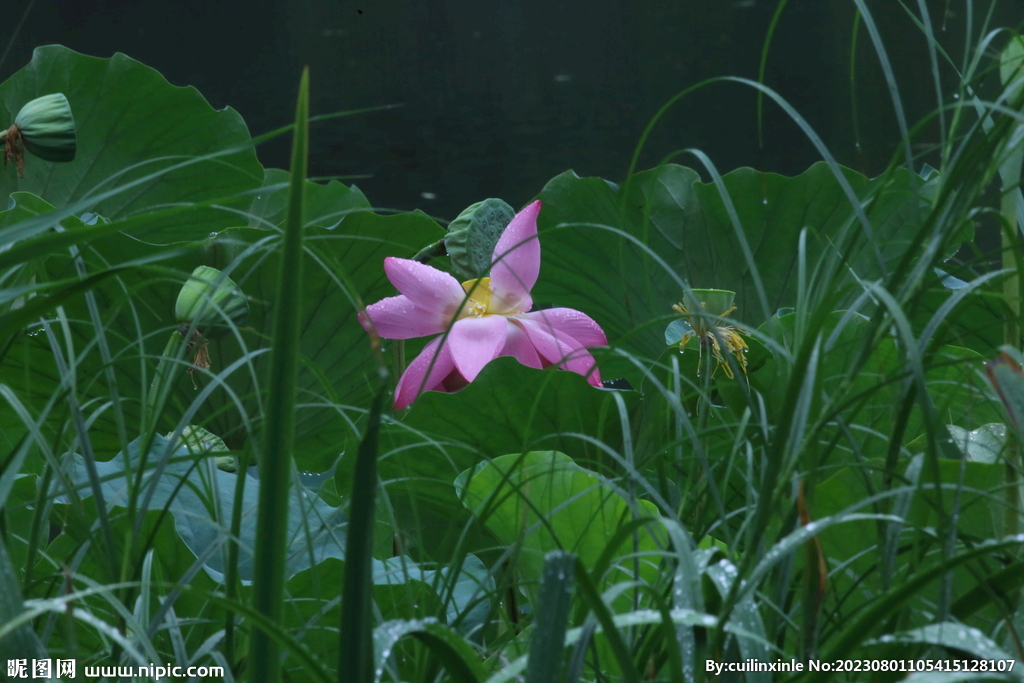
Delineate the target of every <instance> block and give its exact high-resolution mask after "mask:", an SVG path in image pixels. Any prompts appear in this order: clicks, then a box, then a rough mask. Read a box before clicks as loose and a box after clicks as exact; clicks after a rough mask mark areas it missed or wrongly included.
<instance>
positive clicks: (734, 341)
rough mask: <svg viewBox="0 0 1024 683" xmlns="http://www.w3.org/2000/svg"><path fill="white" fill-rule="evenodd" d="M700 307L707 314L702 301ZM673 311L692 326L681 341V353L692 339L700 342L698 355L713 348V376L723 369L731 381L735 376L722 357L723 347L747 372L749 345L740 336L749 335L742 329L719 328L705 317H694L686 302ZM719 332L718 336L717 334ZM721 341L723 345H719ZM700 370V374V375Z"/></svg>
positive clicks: (731, 309)
mask: <svg viewBox="0 0 1024 683" xmlns="http://www.w3.org/2000/svg"><path fill="white" fill-rule="evenodd" d="M700 307H701V308H702V309H703V312H705V313H706V312H707V305H706V304H705V303H704V302H703V301H701V302H700ZM672 309H673V310H674V311H676V312H677V313H679V314H680V315H682V316H683V317H684V318H685V320H686V323H687V324H688V325H689V326H690V331H689V332H687V333H686V334H684V335H683V338H682V339H681V340H680V341H679V351H680V352H682V351H683V350H684V349H685V348H686V343H687V342H688V341H690V339H693V338H696V339H697V342H698V346H697V353H698V354H700V353H702V352H703V349H704V347H705V346H707V347H710V348H711V354H712V355H713V356H714V358H715V361H716V365H715V369H714V370H712V372H711V376H712V377H714V374H715V372H717V371H718V368H723V369H724V370H725V374H726V375H727V376H728V377H729V378H730V379H731V378H732V376H733V373H732V368H730V367H729V363H728V361H726V360H725V356H723V355H722V347H723V346H724V348H725V350H726V351H727V352H728V353H730V354H732V355H733V356H734V357H735V358H736V360H737V361H739V366H740V369H741V370H743V372H744V373H746V371H747V356H746V351H747V350H748V349H749V347H748V346H747V343H746V342H745V341H743V337H742V336H740V335H744V334H748V332H747V331H746V330H744V329H743V328H742V327H738V326H735V325H725V326H721V327H720V326H717V325H714V324H713V323H712V322H711V321H709V320H708V319H707V318H705V317H703V316H697V315H693V314H692V313H691V312H690V311H689V310H687V308H686V303H685V302H682V301H681V302H679V303H678V304H675V305H673V306H672ZM735 310H736V307H735V306H733V307H731V308H730V309H729V310H727V311H725V312H724V313H719V314H718V316H719V317H722V318H724V317H725V316H727V315H729V314H730V313H732V312H733V311H735ZM716 332H717V334H716ZM719 339H721V345H720V344H719ZM699 372H700V371H699V370H698V374H699Z"/></svg>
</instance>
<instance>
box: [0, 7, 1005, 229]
mask: <svg viewBox="0 0 1024 683" xmlns="http://www.w3.org/2000/svg"><path fill="white" fill-rule="evenodd" d="M965 4H966V3H964V2H952V1H946V0H941V1H938V2H935V1H929V2H927V6H928V8H929V11H930V13H931V17H932V23H933V25H934V28H935V31H936V33H937V35H939V36H940V39H941V41H942V43H943V45H944V46H945V47H946V48H947V50H949V52H950V54H951V55H953V56H954V59H955V60H956V61H957V62H958V63H959V61H960V60H961V59H962V50H963V35H964V31H965V28H966V23H965V19H966V17H965V16H964V7H965ZM977 4H978V5H981V7H980V8H979V9H978V10H977V16H976V17H975V29H974V30H975V33H977V31H978V30H979V29H978V26H979V25H980V22H981V20H982V19H983V16H984V14H983V13H984V11H986V10H987V8H988V3H977ZM30 5H31V8H30V11H29V12H28V14H27V18H26V20H25V22H24V24H23V25H22V27H21V29H20V31H19V32H18V33H17V36H16V37H15V38H14V40H13V41H12V40H11V36H12V35H13V34H14V29H15V26H16V25H17V23H18V20H19V19H20V18H21V17H22V16H23V13H24V12H25V10H26V9H27V8H29V6H30ZM907 5H908V6H911V7H914V8H915V9H916V7H917V3H916V2H908V3H907ZM776 6H777V3H776V2H774V1H773V2H767V1H765V0H650V1H644V0H587V1H582V0H571V1H558V0H495V1H491V2H486V1H485V2H480V1H479V0H477V1H474V0H337V1H329V0H273V1H272V2H256V3H254V2H242V1H240V0H218V1H217V2H212V1H208V0H175V1H174V2H168V1H164V2H152V1H148V2H128V1H126V0H95V1H93V2H81V1H79V0H35V1H34V2H32V1H31V0H4V2H3V7H4V8H5V11H4V13H3V21H2V23H0V25H2V29H0V40H2V41H3V42H2V43H0V45H2V46H3V47H5V48H6V47H8V46H9V47H10V50H9V52H8V54H7V55H6V59H5V60H4V62H3V63H2V64H0V79H3V78H7V77H8V76H9V75H10V74H11V73H12V72H13V71H15V70H16V69H18V68H20V67H21V66H23V65H24V64H25V63H27V62H28V60H29V59H30V58H31V53H32V49H33V48H34V47H36V46H39V45H45V44H49V43H61V44H64V45H67V46H68V47H71V48H73V49H75V50H78V51H80V52H84V53H86V54H90V55H95V56H100V57H109V56H110V55H112V54H113V53H114V52H124V53H126V54H128V55H129V56H131V57H134V58H135V59H138V60H140V61H142V62H144V63H145V64H148V65H149V66H152V67H154V68H156V69H158V70H159V71H160V72H162V73H163V74H164V76H165V77H166V78H167V79H168V80H169V81H170V82H171V83H174V84H175V85H194V86H195V87H196V88H198V89H199V91H200V92H202V93H203V95H204V96H205V97H206V98H207V100H209V101H210V103H211V104H212V105H213V106H215V107H218V108H220V107H224V106H231V107H234V108H235V109H237V110H238V111H239V112H240V113H241V114H242V116H243V117H244V118H245V120H246V121H247V122H248V124H249V128H250V130H251V131H252V132H253V134H259V133H262V132H265V131H268V130H271V129H273V128H275V127H278V126H280V125H283V124H286V123H288V122H289V121H290V120H291V117H292V115H293V111H294V95H295V92H296V88H297V83H298V78H299V74H300V71H301V68H302V66H303V65H306V64H308V65H309V66H310V71H311V78H312V102H311V104H312V109H313V113H314V114H324V113H329V112H333V111H340V110H346V109H357V108H363V107H370V106H376V105H386V104H400V105H403V106H401V107H400V108H397V109H393V110H389V111H384V112H377V113H370V114H363V115H359V116H357V117H353V118H344V119H335V120H332V121H327V122H323V123H320V124H317V125H316V126H315V127H314V129H313V132H312V142H311V150H310V157H311V168H310V172H311V174H312V175H316V176H369V177H366V178H357V179H355V180H354V181H353V182H355V183H356V184H358V185H359V186H360V187H361V188H362V189H363V190H364V191H365V192H366V194H367V196H368V197H369V198H370V200H371V202H373V203H374V205H375V206H381V207H391V208H396V209H412V208H416V207H418V208H422V209H423V210H425V211H427V212H429V213H431V214H433V215H436V216H439V217H442V218H452V217H454V216H455V215H456V214H457V213H458V212H459V211H460V210H461V209H462V208H464V207H465V206H467V205H468V204H470V203H472V202H474V201H478V200H480V199H483V198H485V197H490V196H494V197H501V198H503V199H505V200H506V201H508V202H509V203H511V204H513V205H515V206H517V207H518V206H520V205H522V204H524V203H525V202H526V201H527V200H529V199H530V198H531V197H532V196H533V195H535V194H536V193H537V192H538V191H539V190H540V189H541V188H542V187H543V185H544V183H545V182H546V181H547V180H548V179H549V178H551V177H552V176H554V175H556V174H558V173H560V172H562V171H564V170H566V169H574V170H575V171H576V172H577V173H578V174H580V175H597V176H602V177H605V178H608V179H610V180H615V181H621V180H622V178H623V177H624V176H625V174H626V170H627V168H628V165H629V161H630V158H631V156H632V154H633V150H634V147H635V145H636V143H637V141H638V140H639V138H640V135H641V133H642V131H643V129H644V127H645V126H646V125H647V123H648V121H649V120H650V119H651V117H652V116H653V115H654V114H655V113H656V112H657V111H658V109H659V108H660V107H661V106H662V105H663V104H664V103H665V102H666V101H667V100H668V99H669V98H671V97H672V96H673V95H674V94H676V93H677V92H679V91H681V90H683V89H684V88H686V87H689V86H691V85H694V84H696V83H699V82H700V81H702V80H704V79H708V78H712V77H715V76H726V75H732V76H741V77H745V78H751V79H756V78H757V70H758V64H759V60H760V55H761V49H762V46H763V43H764V39H765V35H766V32H767V29H768V25H769V22H770V20H771V17H772V14H773V12H774V10H775V8H776ZM868 7H869V8H870V9H871V10H872V12H873V14H874V17H875V21H876V22H877V24H878V26H879V29H880V32H881V34H882V38H883V40H884V42H885V45H886V48H887V50H888V51H889V58H890V60H891V61H892V63H893V65H894V69H895V72H896V79H897V82H898V86H899V89H900V93H901V96H902V101H903V105H904V107H905V108H906V109H907V113H908V119H909V121H910V122H911V123H913V122H914V121H916V120H917V119H918V118H920V117H922V116H924V115H925V114H926V113H927V112H929V111H931V110H933V109H934V108H935V106H936V99H935V93H934V86H933V83H932V77H931V71H930V66H929V62H928V54H927V48H926V42H925V40H924V38H923V37H922V35H921V33H920V31H919V30H918V29H917V28H916V27H915V26H914V24H913V23H912V21H911V20H910V19H909V18H908V17H907V15H906V13H905V11H904V9H903V8H902V7H901V6H900V3H898V2H896V1H895V0H884V1H876V2H868ZM854 15H855V6H854V3H853V2H852V1H851V0H792V1H791V2H789V3H788V5H787V7H786V10H785V12H784V14H783V16H782V18H781V21H780V22H779V25H778V28H777V31H776V34H775V39H774V42H773V45H772V48H771V52H770V54H769V59H768V69H767V76H766V83H767V84H768V85H769V86H770V87H772V88H774V89H776V90H777V91H778V92H779V93H780V94H781V95H782V96H783V97H785V98H786V99H787V100H788V101H789V102H790V103H791V104H792V105H793V106H794V107H795V108H796V109H797V110H798V111H799V112H800V113H801V114H802V115H803V116H804V117H805V118H806V119H807V121H808V122H809V123H810V124H811V125H812V126H813V127H814V129H815V130H816V131H817V132H818V134H819V135H820V136H821V138H822V139H823V140H824V141H825V143H826V144H827V145H828V146H829V148H830V149H831V150H832V151H833V153H834V154H835V155H836V157H837V158H838V159H839V160H840V162H841V163H844V164H846V165H849V166H852V167H854V168H856V169H858V170H860V171H862V172H865V173H867V174H869V175H875V174H878V173H879V172H880V171H881V170H882V169H884V168H885V166H886V164H887V163H888V161H889V158H890V155H891V154H892V153H893V151H894V150H895V149H896V145H897V142H898V140H899V135H898V131H897V128H896V124H895V117H894V114H893V107H892V101H891V99H890V97H889V94H888V91H887V88H886V85H885V82H884V80H883V77H882V71H881V69H880V68H879V62H878V59H877V57H876V56H875V53H874V50H873V49H872V47H871V45H870V42H869V39H868V37H867V32H866V31H865V30H864V28H863V26H861V31H860V40H859V43H860V44H859V46H858V49H857V51H856V66H857V88H856V98H857V110H856V122H857V126H858V127H859V136H855V127H854V110H853V107H852V104H851V102H852V100H851V90H850V61H851V34H852V29H853V22H854ZM994 19H995V21H994V23H995V25H1007V24H1009V25H1016V24H1017V23H1019V22H1020V21H1021V19H1024V3H1022V2H1021V0H1015V1H1007V0H1004V1H1003V2H1001V3H999V4H998V5H997V8H996V12H995V16H994ZM999 44H1001V42H1000V43H999ZM949 73H950V72H949V70H948V69H947V71H946V75H947V76H948V75H949ZM992 80H993V79H989V81H990V82H989V84H988V85H989V87H990V88H991V87H992V85H993V84H992V83H991V81H992ZM953 82H954V81H952V80H951V79H950V78H946V79H945V85H946V87H947V88H948V87H949V86H950V85H951V84H952V83H953ZM983 92H984V91H983ZM989 92H990V93H991V92H992V91H991V90H990V91H989ZM947 97H949V95H948V94H947ZM756 122H757V118H756V99H755V92H754V90H753V89H751V88H750V87H748V86H743V85H739V84H735V83H716V84H712V85H709V86H707V87H705V88H702V89H701V90H699V91H698V92H696V93H694V94H693V95H692V96H690V97H688V98H687V99H686V100H685V101H684V102H682V103H680V104H677V105H676V106H675V107H673V109H672V110H671V111H670V113H669V114H668V115H666V116H665V117H664V118H663V119H662V120H661V121H660V123H659V124H658V126H657V128H656V129H655V132H654V133H653V134H652V136H651V137H650V139H649V141H648V143H647V145H646V147H645V151H644V153H643V155H642V157H641V162H640V168H647V167H651V166H654V165H657V163H658V162H659V161H660V160H661V159H662V158H664V157H665V156H666V155H668V154H671V153H672V152H674V151H676V150H682V149H685V148H688V147H697V148H700V149H702V150H704V151H705V152H706V153H707V154H708V155H709V156H710V157H711V159H712V161H713V162H714V163H715V165H716V166H717V167H718V169H719V170H720V171H722V172H725V171H728V170H731V169H733V168H736V167H739V166H753V167H755V168H758V169H761V170H766V171H775V172H779V173H784V174H790V175H792V174H796V173H799V172H800V171H802V170H803V169H805V168H806V167H807V166H808V165H810V164H811V163H813V162H814V161H816V160H818V159H819V158H820V157H819V155H818V153H817V152H816V151H815V150H814V148H813V146H812V145H811V144H810V143H809V142H808V140H807V138H806V137H805V136H804V134H803V133H801V132H800V131H799V129H798V128H797V127H796V125H795V124H794V123H793V122H792V121H791V120H790V119H789V117H788V116H787V115H785V114H784V113H783V112H782V111H781V110H780V109H779V108H778V107H777V106H775V105H774V104H771V103H767V104H766V105H765V117H764V127H765V140H764V145H763V147H760V146H759V145H758V139H757V127H756ZM858 141H859V143H860V144H859V146H858V144H857V143H858ZM936 141H937V133H936V132H930V133H928V134H926V135H925V136H924V138H923V140H922V144H921V145H919V146H918V147H917V151H923V150H924V146H923V145H927V143H928V142H936ZM288 145H289V142H288V140H287V139H280V140H277V141H273V142H271V143H268V144H266V145H264V146H262V147H261V148H260V149H259V155H260V158H261V161H263V163H264V164H265V165H268V166H278V167H285V166H287V159H288V156H287V154H288ZM677 161H679V163H683V164H685V165H689V166H693V167H695V168H699V162H697V160H696V159H695V158H693V157H692V156H687V157H681V158H679V159H677Z"/></svg>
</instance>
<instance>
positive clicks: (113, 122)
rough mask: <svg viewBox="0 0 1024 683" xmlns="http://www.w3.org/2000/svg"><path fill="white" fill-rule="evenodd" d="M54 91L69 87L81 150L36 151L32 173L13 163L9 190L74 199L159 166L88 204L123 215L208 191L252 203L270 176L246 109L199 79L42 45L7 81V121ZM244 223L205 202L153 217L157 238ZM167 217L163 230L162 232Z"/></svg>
mask: <svg viewBox="0 0 1024 683" xmlns="http://www.w3.org/2000/svg"><path fill="white" fill-rule="evenodd" d="M54 92H60V93H64V95H65V96H67V98H68V102H69V103H70V105H71V111H72V114H73V116H74V119H75V125H76V128H77V132H78V152H77V154H76V156H75V160H74V161H72V162H68V163H52V162H47V161H43V160H42V159H39V158H37V157H34V156H32V155H31V154H30V155H28V157H27V158H26V160H25V177H24V178H19V177H18V172H17V169H15V167H14V165H11V164H9V165H8V166H7V168H6V170H5V171H4V172H3V173H2V174H0V196H6V195H8V194H10V193H11V192H14V191H17V190H22V191H27V192H32V193H33V194H37V195H39V196H40V197H42V198H43V199H45V200H46V201H47V202H49V203H50V204H53V205H54V206H57V207H64V206H67V205H69V204H72V203H75V202H78V201H80V200H87V199H88V198H90V197H96V196H97V195H99V194H101V193H103V192H106V191H109V190H111V189H114V188H116V187H120V186H125V185H127V184H129V183H132V182H134V181H139V180H140V179H143V178H147V177H148V176H154V177H152V178H149V179H147V180H141V182H140V183H139V184H138V185H135V186H133V187H131V188H128V189H126V191H124V192H121V193H118V194H116V195H113V196H110V197H107V198H105V199H103V200H102V201H99V202H98V203H96V202H90V203H88V208H83V209H82V210H83V211H95V212H97V213H100V214H102V215H104V216H106V217H107V218H111V219H116V218H122V217H126V216H129V215H132V214H137V213H139V212H142V211H145V210H147V209H153V208H157V207H159V208H165V207H167V206H169V205H173V204H177V203H189V202H202V201H208V200H218V204H220V205H222V206H224V207H228V208H233V209H238V210H244V209H246V208H248V206H249V203H250V201H251V199H252V198H251V196H249V194H246V193H248V192H249V191H251V190H254V189H256V188H258V187H259V186H260V184H261V183H262V181H263V169H262V167H261V166H260V164H259V162H258V161H257V160H256V153H255V150H254V149H253V147H252V142H251V139H250V137H249V131H248V128H247V127H246V125H245V122H244V121H243V120H242V117H241V116H239V114H238V113H237V112H236V111H234V110H233V109H231V108H225V109H222V110H220V111H216V110H214V109H213V108H212V107H211V106H210V105H209V103H207V102H206V100H205V99H203V96H202V95H200V94H199V92H198V91H197V90H196V89H195V88H192V87H187V88H182V87H177V86H173V85H171V84H170V83H168V82H167V80H166V79H164V77H163V76H161V75H160V73H159V72H157V71H156V70H154V69H151V68H149V67H147V66H144V65H143V64H141V63H139V62H137V61H135V60H134V59H131V58H129V57H126V56H125V55H123V54H115V55H114V56H113V57H111V58H110V59H100V58H96V57H87V56H85V55H82V54H79V53H77V52H74V51H73V50H69V49H68V48H66V47H62V46H60V45H48V46H45V47H40V48H37V49H36V51H35V52H34V54H33V56H32V61H31V62H30V63H29V64H28V65H27V66H25V67H24V68H23V69H21V70H20V71H18V72H17V73H15V74H14V75H13V76H12V77H11V78H10V79H8V80H7V81H6V82H4V83H3V84H2V85H0V102H2V103H3V109H4V110H6V112H7V121H6V122H4V121H0V125H3V127H5V128H6V126H7V125H9V124H10V123H13V121H14V117H15V116H16V115H17V113H18V111H19V110H20V109H21V107H22V105H24V104H25V103H26V102H28V101H30V100H32V99H34V98H36V97H39V96H41V95H46V94H49V93H54ZM2 116H3V115H2V114H0V118H2ZM227 150H231V151H230V152H227ZM216 153H220V154H218V155H217V156H216V157H214V158H205V159H201V157H204V156H207V155H213V154H216ZM172 168H173V170H171V169H172ZM237 223H238V218H237V216H236V214H235V213H233V212H231V211H226V210H224V209H214V208H208V209H196V210H190V211H187V212H183V213H181V214H179V215H178V216H176V217H175V218H174V219H173V220H165V221H162V222H160V223H159V224H155V225H150V226H147V228H148V229H149V230H150V232H149V233H148V234H147V238H148V239H153V240H156V241H163V242H170V241H180V240H190V239H196V236H197V235H198V236H202V235H204V234H206V233H208V232H210V231H211V230H216V229H219V228H222V227H226V226H228V225H232V224H237ZM157 227H158V228H159V234H156V233H154V232H153V230H154V229H155V228H157Z"/></svg>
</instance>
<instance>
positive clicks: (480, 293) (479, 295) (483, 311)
mask: <svg viewBox="0 0 1024 683" xmlns="http://www.w3.org/2000/svg"><path fill="white" fill-rule="evenodd" d="M462 288H463V289H464V290H466V294H468V295H469V301H467V302H466V305H465V306H464V307H463V309H462V315H461V316H459V317H462V318H467V317H472V318H482V317H484V316H485V315H492V314H493V311H492V310H491V278H489V277H482V278H480V279H479V280H466V281H465V282H463V283H462Z"/></svg>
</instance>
